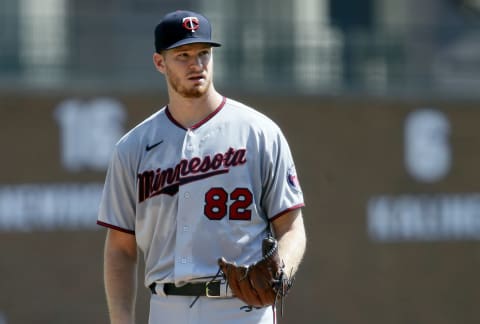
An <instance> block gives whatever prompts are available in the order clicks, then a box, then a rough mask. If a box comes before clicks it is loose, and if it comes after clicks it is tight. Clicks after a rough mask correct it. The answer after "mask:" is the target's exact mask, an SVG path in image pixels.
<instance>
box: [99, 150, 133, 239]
mask: <svg viewBox="0 0 480 324" xmlns="http://www.w3.org/2000/svg"><path fill="white" fill-rule="evenodd" d="M135 179H136V178H135V173H134V172H132V171H131V168H129V167H128V163H126V161H125V160H124V159H123V157H122V155H121V153H120V151H119V147H118V145H117V146H116V147H115V148H114V150H113V153H112V158H111V161H110V165H109V167H108V170H107V176H106V179H105V185H104V188H103V193H102V198H101V200H100V208H99V213H98V220H97V224H98V225H101V226H105V227H109V228H113V229H116V230H120V231H122V232H126V233H130V234H135V206H136V200H135Z"/></svg>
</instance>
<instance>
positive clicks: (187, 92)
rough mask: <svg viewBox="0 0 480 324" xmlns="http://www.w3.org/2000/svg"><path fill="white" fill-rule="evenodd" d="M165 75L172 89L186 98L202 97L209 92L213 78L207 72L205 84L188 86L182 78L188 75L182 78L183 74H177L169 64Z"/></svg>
mask: <svg viewBox="0 0 480 324" xmlns="http://www.w3.org/2000/svg"><path fill="white" fill-rule="evenodd" d="M165 75H166V77H167V80H168V83H169V84H170V86H171V87H172V89H173V90H174V91H175V92H177V93H178V94H179V95H181V96H182V97H184V98H200V97H202V96H203V95H204V94H206V93H207V91H208V89H209V88H210V85H211V83H212V80H211V78H210V77H209V75H208V74H207V76H206V78H205V81H204V83H203V84H201V85H192V86H186V85H185V84H184V82H182V79H184V78H188V75H187V76H185V77H183V78H182V77H181V76H179V75H177V74H175V72H174V71H172V70H171V69H170V68H169V67H168V66H167V67H166V74H165Z"/></svg>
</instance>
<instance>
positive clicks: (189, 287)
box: [149, 280, 233, 298]
mask: <svg viewBox="0 0 480 324" xmlns="http://www.w3.org/2000/svg"><path fill="white" fill-rule="evenodd" d="M162 285H163V292H164V293H165V295H167V296H168V295H175V296H195V297H198V296H200V297H202V296H204V297H210V298H228V297H233V294H232V291H231V289H230V287H228V285H227V283H226V282H225V281H220V280H218V281H209V282H195V283H187V284H185V285H183V286H180V287H177V286H175V284H173V283H164V284H157V283H156V282H154V283H152V284H151V285H150V286H149V288H150V291H151V292H152V294H154V295H156V294H157V289H161V288H162V287H161V286H162Z"/></svg>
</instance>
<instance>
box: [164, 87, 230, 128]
mask: <svg viewBox="0 0 480 324" xmlns="http://www.w3.org/2000/svg"><path fill="white" fill-rule="evenodd" d="M222 100H223V96H222V95H221V94H219V93H218V92H217V91H216V90H215V89H212V90H211V91H208V92H207V93H206V94H205V95H203V96H201V97H199V98H185V97H182V96H180V95H178V94H177V95H171V96H170V98H169V103H168V109H169V111H170V113H171V114H172V116H173V118H174V119H175V120H176V121H177V122H178V123H180V124H181V125H182V126H183V127H185V128H190V127H191V126H193V125H195V124H196V123H198V122H200V121H202V120H203V119H205V118H206V117H207V116H208V115H209V114H211V113H212V112H213V111H215V109H217V108H218V107H219V106H220V104H221V103H222Z"/></svg>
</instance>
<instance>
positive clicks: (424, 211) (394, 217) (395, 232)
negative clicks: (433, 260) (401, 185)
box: [367, 193, 480, 241]
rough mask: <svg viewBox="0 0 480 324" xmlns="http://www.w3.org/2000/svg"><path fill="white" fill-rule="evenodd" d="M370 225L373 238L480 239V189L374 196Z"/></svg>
mask: <svg viewBox="0 0 480 324" xmlns="http://www.w3.org/2000/svg"><path fill="white" fill-rule="evenodd" d="M367 226H368V234H369V236H370V238H371V239H372V240H374V241H441V240H480V193H468V194H431V195H428V194H422V195H413V194H412V195H399V196H389V195H381V196H376V197H372V198H370V199H369V201H368V205H367Z"/></svg>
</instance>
